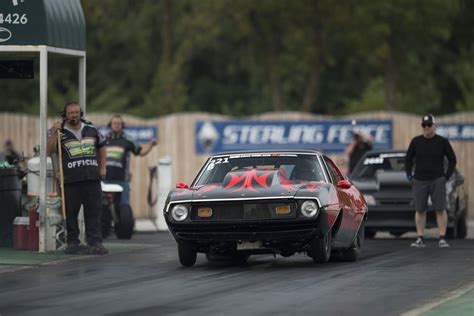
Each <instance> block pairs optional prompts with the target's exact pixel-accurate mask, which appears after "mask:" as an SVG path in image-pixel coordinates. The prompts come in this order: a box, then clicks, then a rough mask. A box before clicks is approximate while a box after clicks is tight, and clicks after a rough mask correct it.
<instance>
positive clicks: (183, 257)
mask: <svg viewBox="0 0 474 316" xmlns="http://www.w3.org/2000/svg"><path fill="white" fill-rule="evenodd" d="M178 257H179V262H180V263H181V264H182V265H183V266H185V267H191V266H193V265H194V264H195V263H196V258H197V252H196V249H194V247H193V245H192V244H190V243H187V242H178ZM206 258H207V256H206ZM208 260H209V259H208Z"/></svg>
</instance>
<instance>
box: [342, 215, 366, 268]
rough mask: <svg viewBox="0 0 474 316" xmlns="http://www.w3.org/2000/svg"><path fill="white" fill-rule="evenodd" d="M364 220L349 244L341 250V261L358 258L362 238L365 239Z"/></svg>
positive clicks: (362, 242)
mask: <svg viewBox="0 0 474 316" xmlns="http://www.w3.org/2000/svg"><path fill="white" fill-rule="evenodd" d="M364 226H365V225H364V222H362V224H361V226H360V228H359V231H358V232H357V235H356V237H355V239H354V241H353V242H352V244H351V246H350V247H349V248H348V249H346V250H343V251H342V252H341V259H342V260H343V261H351V262H353V261H357V259H358V258H359V256H360V254H361V252H362V245H363V244H364V239H365V236H364V235H365V228H364Z"/></svg>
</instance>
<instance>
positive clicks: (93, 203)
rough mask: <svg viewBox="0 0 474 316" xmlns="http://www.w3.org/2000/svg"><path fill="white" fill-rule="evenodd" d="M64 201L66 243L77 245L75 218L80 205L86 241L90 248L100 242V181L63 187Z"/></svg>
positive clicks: (77, 231) (76, 223)
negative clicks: (82, 210) (82, 212)
mask: <svg viewBox="0 0 474 316" xmlns="http://www.w3.org/2000/svg"><path fill="white" fill-rule="evenodd" d="M64 195H65V199H66V204H65V205H66V224H67V242H68V244H69V243H75V244H78V243H79V224H78V220H77V216H78V215H79V210H80V208H81V204H82V205H83V206H84V222H85V226H86V241H87V244H88V245H90V246H94V245H96V244H98V243H101V242H102V232H101V227H100V216H101V214H102V189H101V186H100V181H99V180H97V181H82V182H74V183H66V184H65V185H64Z"/></svg>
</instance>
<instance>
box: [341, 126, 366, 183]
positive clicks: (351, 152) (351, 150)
mask: <svg viewBox="0 0 474 316" xmlns="http://www.w3.org/2000/svg"><path fill="white" fill-rule="evenodd" d="M369 150H372V137H371V136H370V135H368V134H364V133H363V132H361V131H357V130H355V131H353V132H352V142H351V143H350V144H349V146H348V147H347V149H346V154H347V155H348V156H349V174H350V173H351V172H352V170H354V167H355V166H356V164H357V162H358V161H359V160H360V158H362V156H363V155H364V154H365V153H366V152H367V151H369Z"/></svg>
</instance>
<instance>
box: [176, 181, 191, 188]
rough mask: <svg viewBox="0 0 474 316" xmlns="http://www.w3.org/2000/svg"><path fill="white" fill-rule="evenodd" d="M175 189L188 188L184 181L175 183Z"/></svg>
mask: <svg viewBox="0 0 474 316" xmlns="http://www.w3.org/2000/svg"><path fill="white" fill-rule="evenodd" d="M176 189H189V186H188V185H187V184H186V183H184V182H178V183H176Z"/></svg>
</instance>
